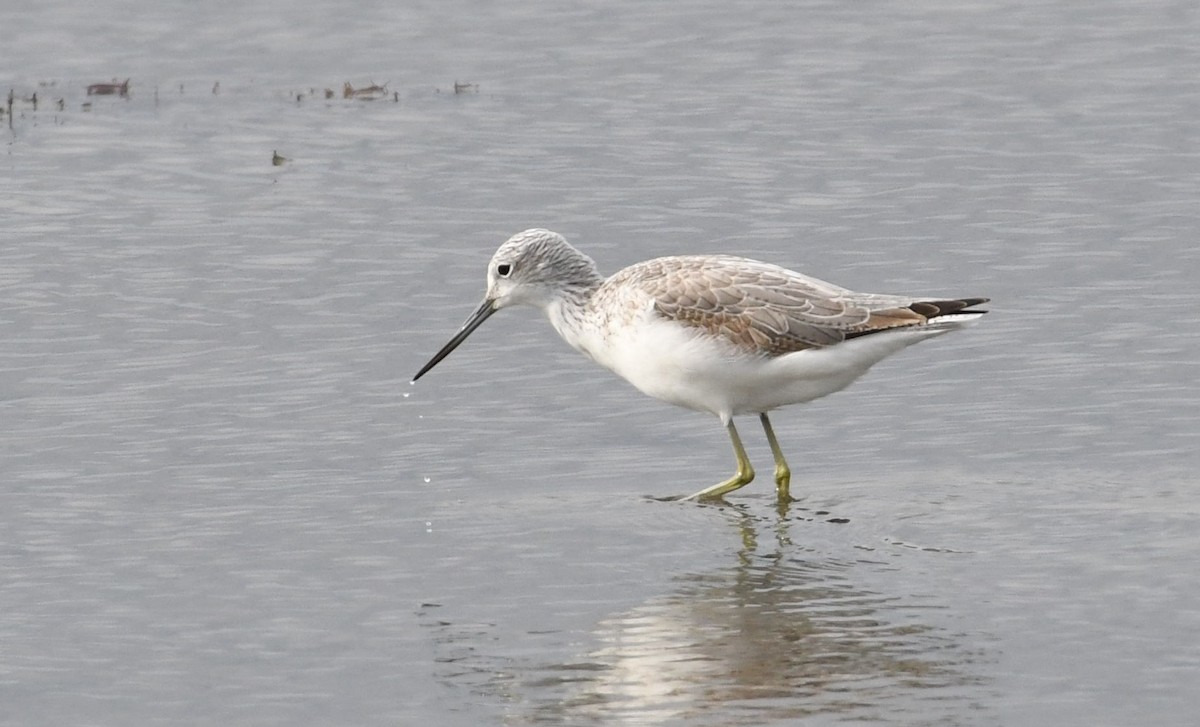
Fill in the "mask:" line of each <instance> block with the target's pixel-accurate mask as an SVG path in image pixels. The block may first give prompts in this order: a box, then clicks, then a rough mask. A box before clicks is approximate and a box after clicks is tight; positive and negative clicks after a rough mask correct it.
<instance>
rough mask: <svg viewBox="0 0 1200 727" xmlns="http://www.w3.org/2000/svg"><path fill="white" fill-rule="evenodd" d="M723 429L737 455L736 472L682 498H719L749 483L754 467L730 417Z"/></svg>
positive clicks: (752, 476)
mask: <svg viewBox="0 0 1200 727" xmlns="http://www.w3.org/2000/svg"><path fill="white" fill-rule="evenodd" d="M725 429H726V431H728V432H729V439H730V441H732V442H733V453H734V455H736V456H737V472H735V473H733V477H730V478H729V479H727V480H725V481H724V482H721V483H718V484H715V485H713V486H712V487H706V488H704V489H703V490H700V491H699V492H697V493H696V494H694V495H688V496H687V497H685V498H683V499H685V500H720V499H721V498H722V497H724V496H725V495H728V494H729V493H730V492H733V491H734V490H736V489H738V488H741V487H745V486H746V485H748V484H750V480H753V479H754V468H753V467H751V466H750V458H749V457H747V456H746V448H745V447H743V446H742V438H741V437H739V436H738V433H737V428H736V427H734V426H733V419H732V418H730V419H729V422H728V423H726V424H725Z"/></svg>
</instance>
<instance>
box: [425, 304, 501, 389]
mask: <svg viewBox="0 0 1200 727" xmlns="http://www.w3.org/2000/svg"><path fill="white" fill-rule="evenodd" d="M495 312H496V309H495V308H493V307H492V301H490V300H488V299H487V298H484V299H483V302H482V303H480V304H479V307H478V308H476V309H475V312H474V313H472V314H471V317H470V318H468V319H467V322H466V323H464V324H462V328H460V329H458V333H455V334H454V338H451V339H450V340H449V342H447V343H446V345H445V346H442V350H441V351H438V352H437V353H436V354H434V356H433V358H431V359H429V363H427V364H425V365H424V366H422V367H421V370H420V371H418V372H417V375H416V376H414V377H412V380H413V381H416V380H417V379H419V378H421V377H422V376H424V375H425V372H427V371H429V369H431V368H433V367H434V366H437V365H438V364H439V363H440V362H441V360H442V359H444V358H446V357H447V356H449V355H450V352H451V351H453V350H454V349H456V348H458V344H460V343H462V342H463V341H465V340H467V336H469V335H471V331H474V330H475V329H476V328H479V326H480V324H482V323H483V322H484V321H486V320H487V319H488V317H489V316H491V315H492V314H493V313H495Z"/></svg>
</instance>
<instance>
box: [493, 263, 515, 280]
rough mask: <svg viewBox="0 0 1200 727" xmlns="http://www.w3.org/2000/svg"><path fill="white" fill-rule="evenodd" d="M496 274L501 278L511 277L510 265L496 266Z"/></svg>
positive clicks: (501, 264)
mask: <svg viewBox="0 0 1200 727" xmlns="http://www.w3.org/2000/svg"><path fill="white" fill-rule="evenodd" d="M496 274H497V275H499V276H500V277H502V278H507V277H508V276H509V275H512V265H509V264H508V263H500V264H499V265H497V266H496Z"/></svg>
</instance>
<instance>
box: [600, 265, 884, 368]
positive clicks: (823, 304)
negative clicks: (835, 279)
mask: <svg viewBox="0 0 1200 727" xmlns="http://www.w3.org/2000/svg"><path fill="white" fill-rule="evenodd" d="M618 277H621V278H625V279H626V282H627V283H636V284H637V285H638V286H639V287H640V288H642V290H644V291H646V292H647V293H648V294H650V296H651V297H652V298H653V299H654V301H655V309H656V310H657V311H658V313H659V314H660V315H662V316H663V317H665V318H669V319H671V320H675V321H679V322H680V323H684V324H687V325H690V326H695V327H696V328H699V329H702V330H704V331H706V332H707V333H709V334H710V335H714V336H721V337H723V338H725V339H726V340H728V341H730V342H731V343H733V344H735V345H737V346H739V347H741V348H743V349H745V350H747V351H752V352H757V353H763V354H766V355H768V356H779V355H782V354H785V353H791V352H793V351H801V350H804V349H807V348H816V347H820V346H829V345H832V344H835V343H838V342H839V341H842V340H844V339H845V337H846V334H847V333H849V332H852V331H855V330H857V329H859V328H861V327H862V326H864V325H866V324H867V323H868V322H869V321H870V318H871V312H870V311H869V310H868V309H866V308H864V307H862V306H859V305H855V304H854V303H852V302H851V301H849V300H847V298H846V297H845V296H847V295H850V296H852V295H853V293H851V292H850V291H848V290H846V289H845V288H840V287H838V286H836V285H832V284H830V283H826V282H824V281H821V280H817V279H815V278H809V277H807V276H804V275H800V274H799V273H794V272H792V271H789V270H786V269H784V268H781V267H778V266H776V265H770V264H768V263H761V262H757V261H754V260H747V259H744V258H736V257H727V256H689V257H673V258H659V259H656V260H650V261H647V262H645V263H640V264H638V265H635V266H633V267H632V268H627V269H626V270H624V271H622V272H621V273H618ZM614 282H616V281H615V280H614Z"/></svg>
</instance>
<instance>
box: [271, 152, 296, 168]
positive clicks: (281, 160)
mask: <svg viewBox="0 0 1200 727" xmlns="http://www.w3.org/2000/svg"><path fill="white" fill-rule="evenodd" d="M290 161H291V159H288V158H287V157H285V156H283V155H282V154H280V153H279V152H277V151H275V150H274V149H272V150H271V164H272V165H273V166H276V167H282V166H283V165H284V164H285V163H287V162H290Z"/></svg>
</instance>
